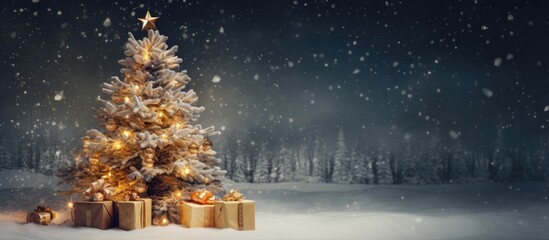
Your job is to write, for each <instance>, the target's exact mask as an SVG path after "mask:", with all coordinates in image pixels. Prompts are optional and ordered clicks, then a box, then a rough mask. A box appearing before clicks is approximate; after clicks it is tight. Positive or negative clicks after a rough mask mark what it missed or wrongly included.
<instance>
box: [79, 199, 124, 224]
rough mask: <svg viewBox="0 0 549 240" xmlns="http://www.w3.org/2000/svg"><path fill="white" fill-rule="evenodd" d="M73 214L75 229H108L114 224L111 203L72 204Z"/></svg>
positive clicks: (81, 202) (84, 202) (86, 202)
mask: <svg viewBox="0 0 549 240" xmlns="http://www.w3.org/2000/svg"><path fill="white" fill-rule="evenodd" d="M73 214H74V226H75V227H93V228H99V229H108V228H111V227H112V226H113V224H114V211H113V202H112V201H99V202H88V201H78V202H74V213H73Z"/></svg>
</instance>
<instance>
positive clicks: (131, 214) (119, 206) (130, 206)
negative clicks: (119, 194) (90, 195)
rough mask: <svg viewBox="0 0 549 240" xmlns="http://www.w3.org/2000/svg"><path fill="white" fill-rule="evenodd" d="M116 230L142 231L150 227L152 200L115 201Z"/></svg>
mask: <svg viewBox="0 0 549 240" xmlns="http://www.w3.org/2000/svg"><path fill="white" fill-rule="evenodd" d="M115 205H116V206H115V207H116V212H117V213H116V215H117V218H118V228H120V229H123V230H134V229H143V228H146V227H150V226H151V222H152V200H151V199H150V198H140V199H137V200H135V201H116V204H115Z"/></svg>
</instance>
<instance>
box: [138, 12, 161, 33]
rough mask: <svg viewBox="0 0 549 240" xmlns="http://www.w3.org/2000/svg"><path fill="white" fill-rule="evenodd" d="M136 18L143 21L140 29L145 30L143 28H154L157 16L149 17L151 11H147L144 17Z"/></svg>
mask: <svg viewBox="0 0 549 240" xmlns="http://www.w3.org/2000/svg"><path fill="white" fill-rule="evenodd" d="M138 19H139V21H141V22H142V23H143V27H142V29H141V30H145V29H152V30H156V26H155V25H154V22H155V21H156V20H157V19H158V17H151V13H150V12H149V11H147V15H145V18H138Z"/></svg>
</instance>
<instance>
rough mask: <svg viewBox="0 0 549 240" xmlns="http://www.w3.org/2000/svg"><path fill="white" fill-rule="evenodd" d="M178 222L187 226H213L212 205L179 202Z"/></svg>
mask: <svg viewBox="0 0 549 240" xmlns="http://www.w3.org/2000/svg"><path fill="white" fill-rule="evenodd" d="M179 223H180V224H181V225H183V226H185V227H188V228H194V227H214V205H201V204H197V203H193V202H180V203H179Z"/></svg>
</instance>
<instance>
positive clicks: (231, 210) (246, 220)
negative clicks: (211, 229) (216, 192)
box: [214, 200, 255, 231]
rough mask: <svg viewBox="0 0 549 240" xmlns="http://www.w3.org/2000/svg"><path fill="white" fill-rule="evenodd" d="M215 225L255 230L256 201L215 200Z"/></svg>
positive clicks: (240, 229) (241, 229)
mask: <svg viewBox="0 0 549 240" xmlns="http://www.w3.org/2000/svg"><path fill="white" fill-rule="evenodd" d="M214 207H215V227H217V228H233V229H236V230H239V231H243V230H255V201H252V200H242V201H230V202H229V201H215V204H214Z"/></svg>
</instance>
